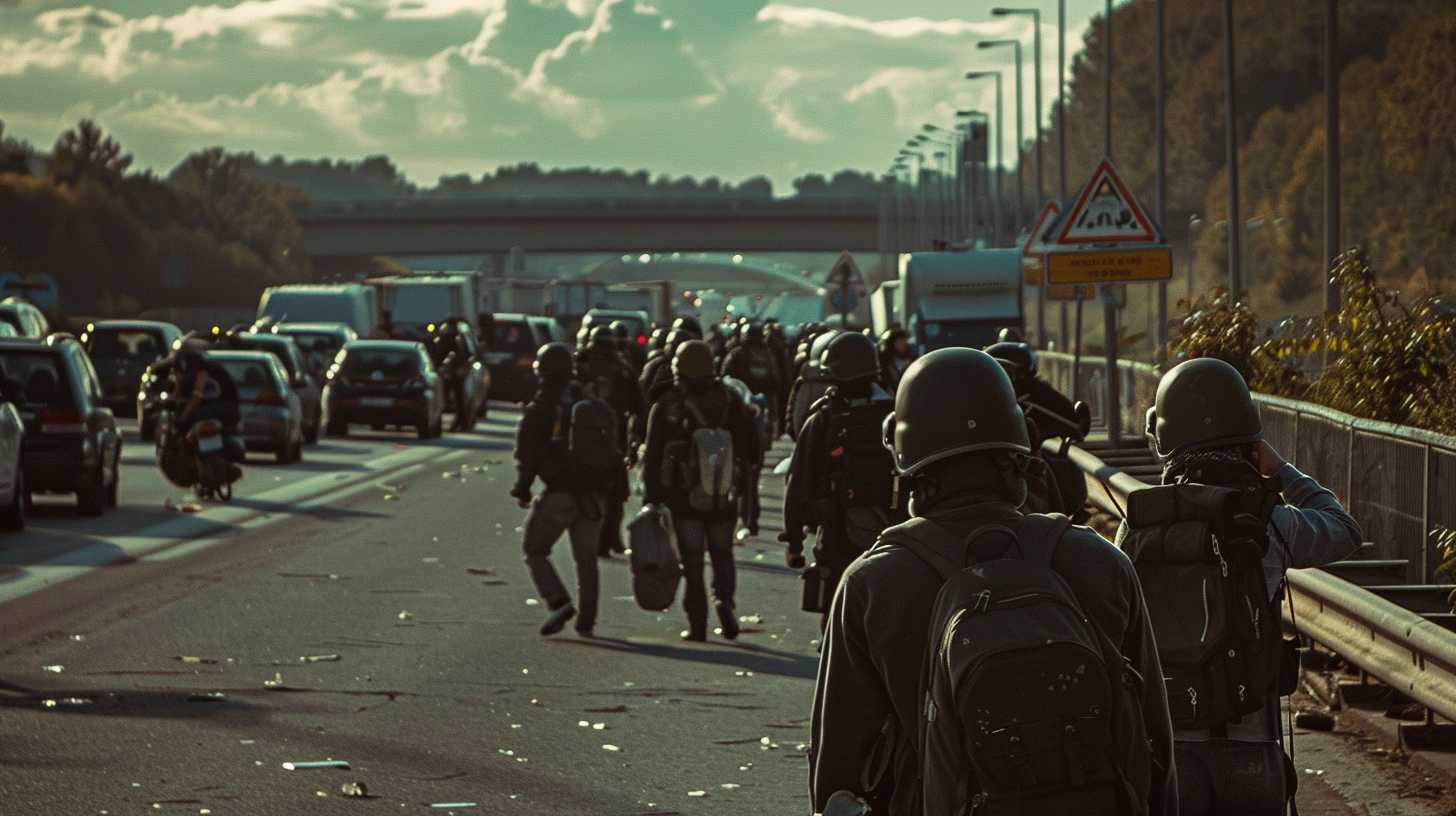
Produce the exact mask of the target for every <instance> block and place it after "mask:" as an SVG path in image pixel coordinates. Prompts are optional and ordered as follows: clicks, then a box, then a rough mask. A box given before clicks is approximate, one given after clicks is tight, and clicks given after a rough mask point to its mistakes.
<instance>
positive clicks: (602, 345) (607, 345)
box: [587, 323, 617, 349]
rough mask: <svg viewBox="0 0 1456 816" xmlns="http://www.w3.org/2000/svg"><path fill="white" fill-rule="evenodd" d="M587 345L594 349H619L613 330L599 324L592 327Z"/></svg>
mask: <svg viewBox="0 0 1456 816" xmlns="http://www.w3.org/2000/svg"><path fill="white" fill-rule="evenodd" d="M587 345H588V347H590V348H594V349H615V348H616V347H617V338H616V337H615V336H614V335H613V334H612V329H611V328H610V327H609V326H606V325H603V324H600V323H599V324H597V325H596V326H593V327H592V330H591V334H590V335H588V339H587Z"/></svg>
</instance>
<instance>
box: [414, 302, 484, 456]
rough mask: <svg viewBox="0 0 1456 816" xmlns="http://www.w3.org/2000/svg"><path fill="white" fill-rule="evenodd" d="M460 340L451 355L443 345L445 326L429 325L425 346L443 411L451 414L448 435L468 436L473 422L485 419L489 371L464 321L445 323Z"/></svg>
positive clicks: (448, 349) (473, 426) (471, 329)
mask: <svg viewBox="0 0 1456 816" xmlns="http://www.w3.org/2000/svg"><path fill="white" fill-rule="evenodd" d="M448 322H449V323H450V324H451V325H453V326H454V327H455V332H456V335H457V336H458V337H459V338H460V341H459V343H458V344H457V345H458V346H459V348H458V349H456V350H454V351H453V352H452V351H451V349H450V347H449V344H448V343H447V342H446V341H445V339H444V338H445V332H444V329H445V326H444V325H442V324H435V323H431V324H429V325H430V329H429V330H430V336H429V340H428V341H427V342H428V344H429V345H427V346H426V348H427V349H429V352H430V360H431V362H433V363H434V364H435V371H436V372H438V373H439V375H440V379H441V380H442V381H443V383H444V387H445V408H446V410H448V411H451V412H452V413H454V414H455V421H454V423H453V424H452V425H451V428H450V429H451V430H452V431H462V432H469V431H472V430H474V429H475V422H476V420H478V419H480V418H481V417H483V416H485V414H486V409H487V407H488V400H489V399H490V383H491V379H490V369H489V368H487V367H486V365H485V361H484V360H482V359H481V353H480V343H479V341H477V340H476V338H475V329H474V327H472V326H471V325H470V323H469V321H466V320H459V319H456V320H451V321H448Z"/></svg>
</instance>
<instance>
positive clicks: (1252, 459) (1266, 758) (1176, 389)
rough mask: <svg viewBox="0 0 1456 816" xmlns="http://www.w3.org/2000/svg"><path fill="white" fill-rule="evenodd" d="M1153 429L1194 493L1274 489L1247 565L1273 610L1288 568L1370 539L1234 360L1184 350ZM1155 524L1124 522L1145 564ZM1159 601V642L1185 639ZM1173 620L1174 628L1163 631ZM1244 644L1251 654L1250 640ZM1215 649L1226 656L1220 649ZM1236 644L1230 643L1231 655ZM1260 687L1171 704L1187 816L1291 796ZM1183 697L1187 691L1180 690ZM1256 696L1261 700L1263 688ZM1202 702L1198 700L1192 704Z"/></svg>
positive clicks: (1258, 813) (1158, 587)
mask: <svg viewBox="0 0 1456 816" xmlns="http://www.w3.org/2000/svg"><path fill="white" fill-rule="evenodd" d="M1147 431H1148V434H1149V437H1150V439H1151V440H1152V441H1153V443H1154V448H1155V451H1156V452H1157V454H1158V456H1159V458H1161V459H1162V461H1163V479H1162V481H1163V484H1164V485H1174V484H1176V485H1180V486H1182V489H1183V490H1185V491H1188V493H1189V494H1195V493H1202V492H1205V491H1209V490H1216V489H1217V488H1235V489H1237V490H1238V491H1239V492H1240V494H1241V495H1242V494H1245V493H1261V492H1262V494H1263V495H1265V496H1267V504H1266V505H1265V506H1266V507H1267V508H1268V510H1267V515H1266V516H1264V517H1263V518H1259V517H1255V518H1254V519H1253V521H1254V523H1255V524H1256V525H1257V529H1258V532H1259V533H1262V534H1263V537H1264V539H1265V540H1263V541H1259V542H1257V543H1258V544H1259V545H1262V546H1261V547H1260V549H1261V550H1262V553H1263V557H1262V560H1261V561H1259V562H1255V563H1254V564H1252V565H1251V566H1248V567H1247V568H1248V569H1252V570H1257V574H1256V576H1254V577H1253V581H1254V583H1255V584H1256V590H1257V589H1262V590H1263V591H1264V592H1265V593H1267V599H1268V601H1269V604H1268V606H1267V607H1266V611H1267V612H1268V614H1269V616H1270V619H1272V620H1274V621H1278V619H1279V618H1278V617H1277V616H1278V615H1279V602H1278V598H1279V593H1280V590H1281V589H1282V588H1283V582H1284V578H1285V576H1284V573H1285V571H1286V570H1288V569H1291V568H1295V567H1317V566H1321V565H1323V564H1328V563H1330V562H1333V561H1339V560H1341V559H1344V558H1348V557H1349V556H1350V555H1351V554H1352V553H1354V552H1355V551H1356V550H1357V549H1359V547H1360V542H1361V540H1362V539H1363V536H1362V534H1361V530H1360V526H1359V525H1358V524H1357V523H1356V521H1355V519H1354V518H1352V517H1351V516H1350V514H1349V513H1348V512H1347V511H1346V510H1345V508H1344V507H1343V506H1342V505H1341V504H1340V501H1339V499H1338V498H1336V497H1335V494H1334V493H1332V492H1330V491H1329V490H1327V489H1326V488H1324V487H1323V486H1321V485H1320V484H1319V483H1318V482H1316V481H1315V480H1314V479H1312V478H1310V477H1309V476H1307V475H1305V474H1304V473H1302V472H1300V471H1299V470H1298V469H1297V468H1295V467H1294V466H1293V465H1291V464H1289V463H1287V462H1285V461H1284V460H1283V459H1282V458H1281V457H1280V456H1279V453H1278V452H1277V451H1275V450H1274V448H1273V447H1272V446H1271V445H1270V444H1269V443H1268V442H1266V441H1264V432H1263V425H1262V423H1261V421H1260V417H1259V410H1258V407H1257V406H1256V405H1255V404H1254V401H1253V399H1252V397H1251V396H1250V394H1249V388H1248V385H1247V384H1246V383H1245V382H1244V378H1243V376H1242V375H1241V374H1240V373H1239V372H1238V370H1237V369H1235V368H1234V367H1233V366H1231V365H1229V364H1228V363H1226V362H1224V361H1222V360H1217V359H1213V358H1200V359H1194V360H1188V361H1186V362H1184V363H1180V364H1179V365H1177V366H1175V367H1173V368H1172V369H1170V370H1169V371H1168V372H1167V373H1166V374H1164V375H1163V378H1162V380H1161V381H1160V382H1159V383H1158V392H1157V397H1156V400H1155V404H1154V406H1153V408H1152V409H1150V410H1149V411H1148V428H1147ZM1158 489H1160V490H1161V489H1162V488H1158ZM1129 516H1130V517H1133V518H1134V520H1137V519H1136V517H1135V514H1134V513H1133V508H1132V507H1129ZM1191 526H1194V525H1190V524H1188V523H1187V522H1177V523H1174V524H1172V525H1171V526H1168V527H1163V528H1162V530H1161V531H1155V532H1154V533H1153V534H1154V535H1156V536H1157V538H1156V541H1157V542H1158V548H1159V549H1161V548H1163V547H1167V548H1168V549H1170V550H1171V549H1172V548H1173V546H1174V541H1175V539H1180V538H1181V530H1186V529H1188V528H1189V527H1191ZM1180 528H1181V529H1180ZM1147 535H1148V533H1146V532H1139V529H1138V528H1137V527H1134V526H1131V525H1129V523H1128V522H1124V523H1123V525H1122V526H1121V527H1120V528H1119V529H1118V531H1117V542H1118V545H1119V546H1121V547H1123V549H1124V550H1125V551H1126V552H1127V553H1128V555H1129V556H1131V557H1132V558H1133V560H1134V562H1135V563H1137V564H1139V569H1140V570H1141V569H1143V566H1142V564H1143V558H1144V556H1143V555H1142V551H1141V549H1140V547H1139V545H1140V544H1142V543H1144V542H1146V541H1147ZM1224 538H1225V545H1224V546H1225V548H1229V547H1231V546H1232V545H1231V540H1232V539H1233V538H1234V536H1232V535H1226V536H1224ZM1164 542H1167V543H1166V544H1165V543H1164ZM1217 546H1218V545H1217V541H1216V540H1215V543H1214V547H1215V549H1214V553H1215V554H1218V557H1219V559H1220V562H1219V563H1220V566H1221V568H1222V570H1223V571H1224V573H1225V574H1228V572H1229V570H1230V565H1233V566H1232V569H1233V571H1234V574H1235V576H1237V574H1238V572H1239V564H1240V560H1239V559H1238V557H1237V555H1236V554H1235V551H1233V550H1228V551H1227V552H1226V554H1227V556H1228V561H1227V562H1225V561H1224V560H1223V559H1224V554H1220V552H1219V550H1218V549H1217ZM1255 557H1257V553H1256V554H1255ZM1213 573H1214V574H1215V575H1216V574H1217V573H1218V569H1217V568H1214V569H1213ZM1187 574H1188V573H1187V572H1186V570H1183V569H1179V570H1174V571H1173V572H1172V573H1171V574H1170V577H1173V578H1175V580H1174V581H1173V582H1172V583H1170V584H1167V585H1163V584H1165V582H1163V581H1160V580H1159V579H1158V576H1157V575H1155V574H1149V575H1145V576H1144V579H1143V585H1144V588H1145V589H1144V591H1145V592H1146V594H1147V597H1148V599H1149V602H1150V603H1155V602H1157V601H1158V599H1160V598H1164V599H1166V598H1170V597H1173V598H1176V597H1177V596H1178V595H1180V594H1185V593H1186V587H1185V586H1183V583H1184V581H1183V580H1181V578H1182V576H1184V575H1187ZM1195 580H1196V579H1195ZM1208 597H1209V588H1208V586H1206V585H1205V587H1204V595H1203V603H1204V604H1205V605H1206V604H1208V602H1209V600H1208ZM1225 597H1227V596H1225ZM1255 605H1257V601H1256V602H1255ZM1164 608H1166V607H1164ZM1204 608H1205V609H1206V608H1207V607H1206V606H1205V607H1204ZM1159 611H1160V610H1159V607H1158V606H1156V605H1155V606H1154V608H1153V623H1154V625H1155V626H1157V627H1159V629H1158V631H1159V634H1158V645H1159V647H1160V648H1161V647H1165V646H1167V645H1169V644H1170V643H1174V642H1178V641H1177V639H1176V635H1177V628H1178V625H1179V623H1180V621H1178V620H1175V618H1176V617H1177V616H1173V615H1168V616H1160V615H1159V614H1158V612H1159ZM1204 614H1205V619H1204V620H1203V621H1202V622H1201V623H1202V626H1203V632H1204V633H1206V632H1207V628H1208V623H1207V618H1206V615H1207V613H1206V612H1205V613H1204ZM1257 620H1258V618H1257V617H1256V618H1255V621H1257ZM1165 626H1166V627H1169V630H1167V631H1165V628H1164V627H1165ZM1278 627H1279V625H1278V623H1275V624H1274V626H1273V630H1274V631H1273V632H1272V633H1271V635H1270V636H1272V637H1273V638H1274V639H1276V640H1277V638H1278V637H1279V634H1278ZM1256 628H1257V626H1256ZM1191 632H1192V633H1191V638H1192V639H1193V640H1194V641H1200V640H1201V639H1202V635H1201V634H1200V632H1199V630H1198V629H1197V628H1196V627H1195V628H1193V629H1192V630H1191ZM1165 641H1167V642H1166V643H1165ZM1183 642H1187V639H1186V638H1185V639H1184V641H1183ZM1245 653H1246V656H1245V659H1246V660H1247V659H1248V657H1247V655H1248V653H1249V650H1247V649H1246V650H1245ZM1217 654H1218V655H1219V656H1220V657H1221V655H1222V652H1221V651H1220V652H1218V653H1217ZM1233 656H1234V653H1233V651H1230V652H1229V657H1230V658H1232V657H1233ZM1285 658H1286V664H1285V667H1284V668H1285V671H1290V672H1292V670H1293V666H1292V663H1293V661H1294V660H1296V659H1297V658H1294V657H1293V656H1292V655H1289V654H1287V653H1286V654H1285ZM1164 662H1165V664H1167V663H1172V662H1173V659H1172V657H1171V656H1170V657H1169V658H1168V659H1167V660H1165V661H1164ZM1220 668H1222V666H1220ZM1173 674H1177V669H1176V667H1175V668H1172V669H1170V670H1169V671H1167V672H1165V674H1164V677H1165V679H1166V680H1168V682H1169V684H1170V689H1169V694H1170V699H1174V698H1173V697H1172V693H1173V687H1172V685H1171V684H1172V683H1174V682H1176V681H1175V680H1174V678H1173V677H1169V676H1168V675H1173ZM1148 676H1150V677H1152V676H1155V675H1148ZM1219 676H1220V677H1223V676H1225V675H1224V674H1220V675H1219ZM1275 685H1277V684H1275ZM1180 691H1181V689H1180ZM1256 691H1257V692H1258V693H1259V694H1260V695H1261V696H1262V700H1263V705H1262V707H1261V708H1258V709H1257V710H1254V711H1252V712H1251V713H1246V714H1243V715H1242V716H1237V717H1235V718H1233V719H1231V720H1228V721H1223V722H1218V723H1215V724H1213V725H1212V726H1211V727H1192V725H1191V724H1185V723H1186V720H1185V714H1186V712H1185V710H1184V708H1180V709H1178V710H1176V711H1175V727H1176V730H1175V731H1174V735H1173V736H1174V740H1175V743H1174V755H1175V757H1176V759H1177V763H1178V796H1179V801H1180V804H1181V807H1182V813H1183V814H1184V816H1215V815H1216V814H1224V813H1239V814H1249V815H1250V816H1275V814H1281V813H1283V812H1284V811H1285V806H1286V804H1287V803H1288V802H1289V801H1290V800H1291V799H1292V797H1293V796H1294V783H1295V782H1297V780H1298V776H1297V775H1295V774H1294V768H1293V766H1292V764H1291V763H1290V761H1289V759H1288V758H1287V757H1286V756H1285V754H1284V752H1283V750H1282V748H1281V745H1280V739H1279V735H1280V727H1279V716H1280V704H1279V698H1278V689H1277V688H1265V689H1259V690H1256ZM1285 691H1286V692H1287V691H1288V688H1286V689H1285ZM1207 696H1210V697H1215V698H1216V697H1218V696H1220V695H1218V694H1210V695H1207ZM1223 696H1225V697H1232V694H1231V692H1224V694H1223ZM1178 697H1179V698H1182V699H1183V700H1186V697H1185V696H1184V695H1182V694H1179V695H1178ZM1240 701H1241V702H1242V697H1241V698H1240ZM1200 703H1201V704H1203V705H1205V706H1206V708H1205V710H1218V709H1217V708H1210V707H1217V706H1219V705H1220V704H1219V703H1218V702H1216V701H1215V700H1200ZM1254 704H1255V705H1256V706H1257V705H1258V703H1257V699H1256V701H1255V703H1254ZM1196 712H1197V707H1196V705H1195V707H1194V709H1193V714H1194V715H1196Z"/></svg>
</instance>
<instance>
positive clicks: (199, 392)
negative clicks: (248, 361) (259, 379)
mask: <svg viewBox="0 0 1456 816" xmlns="http://www.w3.org/2000/svg"><path fill="white" fill-rule="evenodd" d="M207 349H208V344H207V341H205V340H203V339H202V338H201V337H199V336H198V335H197V333H196V332H188V333H187V334H185V335H183V336H182V337H181V338H180V339H178V340H176V341H174V342H173V344H172V355H171V369H172V393H173V394H175V395H177V397H176V399H177V401H178V408H177V413H176V415H175V416H174V417H173V426H172V428H173V433H172V434H169V435H167V438H168V439H170V440H173V444H177V443H180V442H181V441H182V440H187V439H188V436H189V434H190V433H191V431H192V428H193V427H195V426H196V425H197V424H198V423H199V422H204V421H207V420H217V421H218V422H220V423H222V426H223V435H224V440H225V444H226V445H227V446H226V448H225V452H226V455H227V457H228V459H229V460H230V462H229V464H228V476H229V478H228V481H229V482H235V481H237V480H238V479H241V478H242V476H243V470H242V468H240V467H239V466H238V464H237V463H238V462H241V461H242V460H243V459H244V457H245V455H246V451H245V450H244V449H242V448H241V447H239V446H237V445H235V444H232V443H227V442H226V440H235V439H236V437H237V429H238V423H239V422H241V421H242V416H241V409H240V407H239V404H240V398H239V396H238V388H237V384H236V383H234V382H233V378H232V377H231V376H230V375H229V374H228V373H227V369H225V368H223V367H222V366H220V365H218V364H216V363H214V362H212V361H211V360H209V359H208V358H207ZM183 400H185V401H183ZM158 442H159V443H160V442H161V437H160V435H159V438H158Z"/></svg>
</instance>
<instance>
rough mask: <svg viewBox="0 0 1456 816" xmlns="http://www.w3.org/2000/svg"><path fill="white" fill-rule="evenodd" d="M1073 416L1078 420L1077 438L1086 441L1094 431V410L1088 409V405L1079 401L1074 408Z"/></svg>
mask: <svg viewBox="0 0 1456 816" xmlns="http://www.w3.org/2000/svg"><path fill="white" fill-rule="evenodd" d="M1072 414H1073V416H1074V418H1075V419H1076V420H1077V438H1078V439H1086V438H1087V434H1088V433H1090V432H1091V431H1092V409H1091V408H1089V407H1087V403H1085V402H1083V401H1081V400H1077V402H1076V404H1074V405H1073V406H1072Z"/></svg>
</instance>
